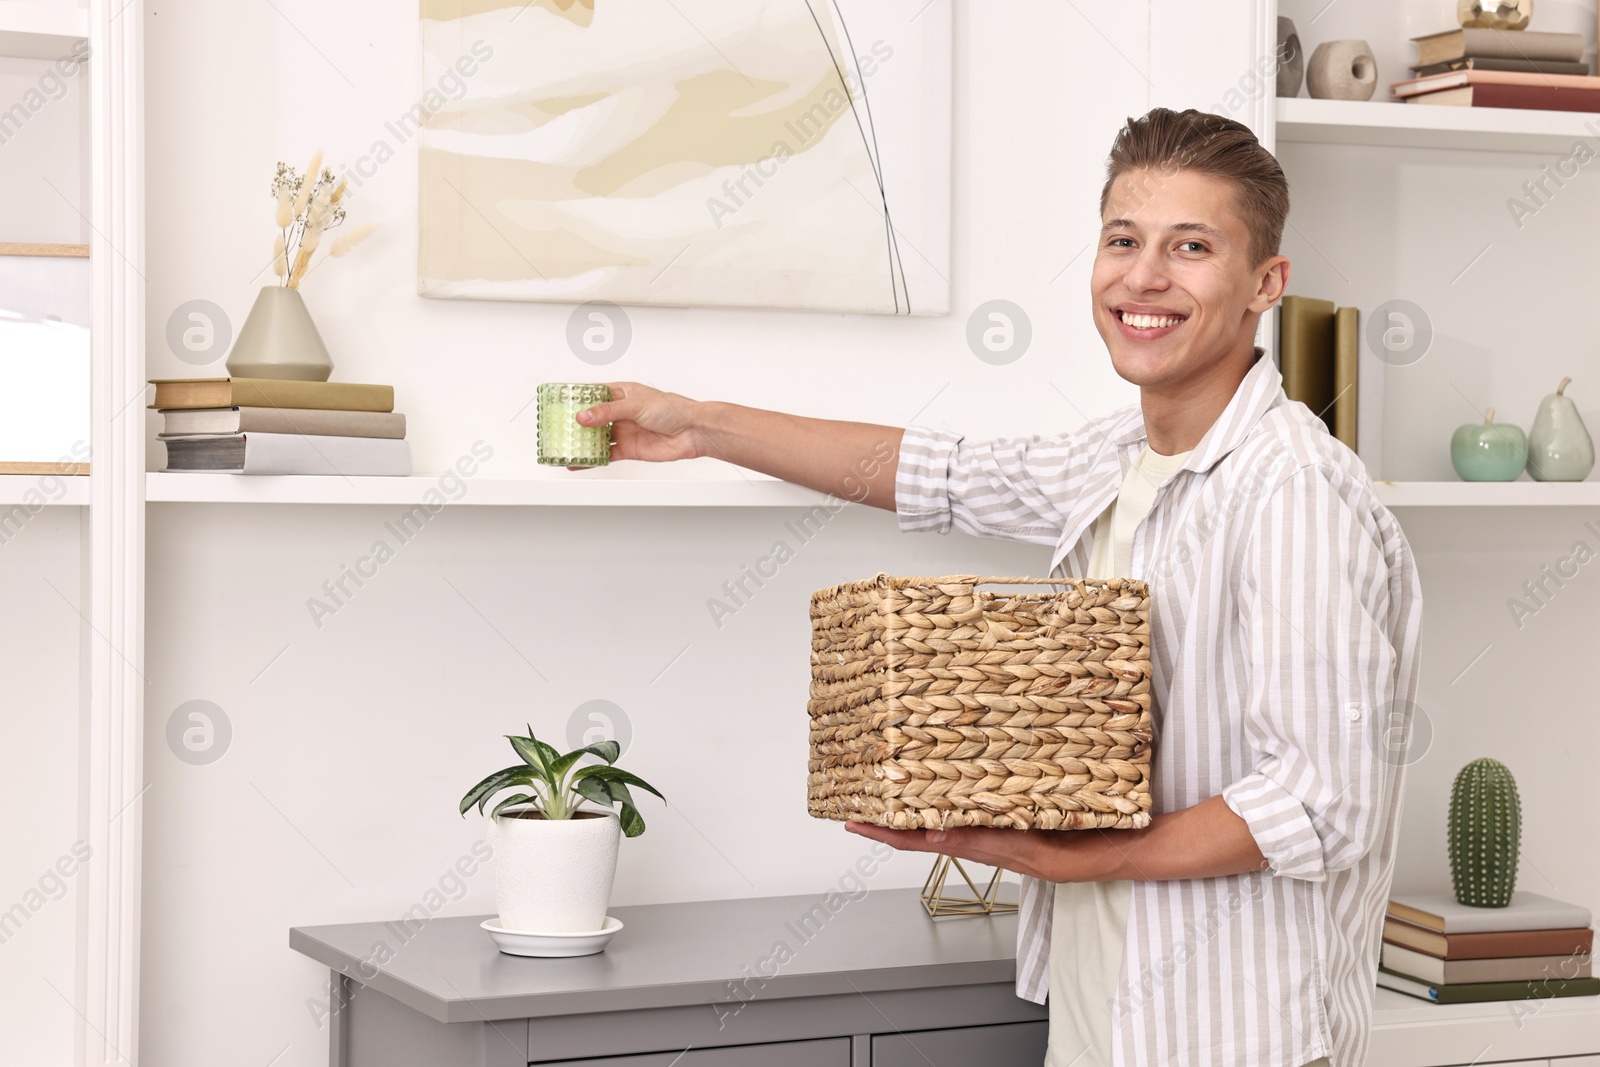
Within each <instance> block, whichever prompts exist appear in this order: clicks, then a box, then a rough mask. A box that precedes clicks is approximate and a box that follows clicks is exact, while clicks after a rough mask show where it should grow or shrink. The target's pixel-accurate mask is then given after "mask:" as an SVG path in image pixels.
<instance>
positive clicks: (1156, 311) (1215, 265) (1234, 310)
mask: <svg viewBox="0 0 1600 1067" xmlns="http://www.w3.org/2000/svg"><path fill="white" fill-rule="evenodd" d="M1101 222H1102V224H1103V227H1102V230H1101V234H1100V246H1099V251H1098V252H1097V253H1096V255H1095V262H1094V274H1093V276H1092V278H1091V280H1090V285H1089V287H1090V292H1091V293H1092V295H1093V300H1094V322H1095V328H1096V329H1098V330H1099V331H1100V336H1101V338H1102V339H1103V340H1104V341H1105V343H1106V348H1107V349H1108V350H1110V352H1111V362H1112V365H1113V366H1114V367H1115V368H1116V371H1117V374H1119V375H1120V376H1121V377H1123V378H1125V379H1127V380H1128V381H1130V382H1132V383H1133V384H1135V385H1137V386H1139V387H1140V388H1141V389H1152V390H1155V391H1158V392H1166V391H1170V390H1173V389H1178V388H1182V387H1184V386H1185V385H1189V384H1193V383H1195V382H1197V381H1200V380H1202V379H1204V378H1205V376H1206V375H1208V374H1210V373H1212V372H1214V371H1216V370H1217V369H1218V368H1219V367H1221V366H1222V365H1224V364H1225V363H1226V362H1227V361H1229V360H1230V359H1232V358H1234V357H1236V356H1237V355H1238V354H1239V352H1240V351H1241V348H1242V347H1248V346H1251V345H1252V344H1253V341H1254V334H1255V322H1256V318H1257V317H1258V316H1259V314H1260V312H1262V311H1265V310H1266V309H1267V308H1269V307H1271V306H1272V304H1273V302H1274V300H1275V299H1276V297H1277V295H1278V292H1281V288H1280V289H1275V288H1274V287H1273V286H1272V285H1270V284H1269V285H1267V286H1266V287H1264V286H1263V281H1262V278H1263V273H1264V272H1265V271H1266V269H1267V268H1268V267H1269V266H1270V265H1271V263H1272V262H1273V261H1268V263H1264V264H1260V265H1257V264H1255V263H1252V262H1251V260H1250V234H1249V231H1248V230H1247V229H1246V228H1245V224H1244V222H1243V221H1242V220H1241V219H1240V218H1239V216H1238V214H1237V212H1236V208H1235V193H1234V187H1233V186H1232V185H1231V184H1229V183H1228V182H1227V181H1225V180H1223V179H1222V178H1218V177H1216V176H1214V175H1210V174H1201V173H1196V172H1194V171H1188V170H1178V171H1175V172H1163V171H1158V170H1137V171H1129V172H1127V173H1126V174H1123V175H1122V176H1121V177H1119V178H1118V179H1117V180H1116V182H1115V183H1113V185H1112V187H1111V194H1110V195H1109V196H1108V197H1107V198H1106V208H1105V214H1104V216H1103V217H1102V218H1101ZM1275 259H1276V260H1279V261H1282V262H1284V264H1285V266H1287V261H1283V260H1282V257H1275ZM1283 280H1284V281H1287V277H1285V278H1284V279H1283ZM1247 316H1248V321H1247Z"/></svg>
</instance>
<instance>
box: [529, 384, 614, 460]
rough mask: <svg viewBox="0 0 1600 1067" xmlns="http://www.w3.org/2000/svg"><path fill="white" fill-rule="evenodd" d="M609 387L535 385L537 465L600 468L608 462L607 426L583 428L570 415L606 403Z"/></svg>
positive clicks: (609, 438) (609, 392)
mask: <svg viewBox="0 0 1600 1067" xmlns="http://www.w3.org/2000/svg"><path fill="white" fill-rule="evenodd" d="M610 400H611V387H610V386H606V385H597V384H594V383H591V382H545V383H544V384H542V385H540V386H539V401H538V415H537V420H538V431H537V436H538V441H539V462H540V463H543V464H546V465H547V466H560V467H604V466H605V465H606V464H608V463H610V462H611V424H610V423H609V422H608V423H606V424H605V425H604V426H584V425H582V424H581V423H579V422H578V421H577V419H576V418H574V416H576V415H577V414H578V412H580V411H582V410H583V409H584V408H592V407H594V406H595V405H596V404H605V403H609V402H610Z"/></svg>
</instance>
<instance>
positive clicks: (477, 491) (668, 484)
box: [145, 471, 828, 507]
mask: <svg viewBox="0 0 1600 1067" xmlns="http://www.w3.org/2000/svg"><path fill="white" fill-rule="evenodd" d="M563 474H564V476H563ZM563 474H557V473H555V472H552V474H551V475H550V476H548V477H536V476H529V477H526V478H491V477H486V476H482V475H480V476H478V477H474V478H470V479H464V480H463V482H462V484H464V485H465V489H464V490H458V493H459V498H458V499H454V500H450V494H449V493H444V494H443V495H444V497H445V499H447V500H450V503H451V505H452V506H454V505H460V504H465V505H473V506H483V505H489V506H494V505H498V506H509V507H540V506H558V507H570V506H584V505H588V506H598V507H810V506H812V505H816V504H821V503H823V502H824V501H826V500H827V499H828V498H827V497H826V496H824V495H823V494H822V493H818V492H814V491H813V490H810V489H805V488H803V487H801V486H797V485H791V484H789V483H787V482H782V481H779V480H777V479H776V478H767V477H765V476H762V475H756V474H752V475H750V476H749V477H748V478H741V477H736V476H735V477H729V478H719V479H709V478H699V479H692V480H691V479H684V478H606V477H593V476H592V475H591V472H583V471H574V472H563ZM441 477H442V475H439V474H417V475H412V476H411V477H409V478H370V477H368V478H339V477H330V476H320V475H317V476H312V475H285V476H272V475H266V476H255V475H238V474H212V473H207V472H202V471H159V472H151V473H149V474H147V475H145V499H146V500H147V501H148V502H151V503H181V504H355V505H360V504H386V505H397V506H402V507H409V506H411V505H413V504H420V503H423V502H424V500H423V498H424V496H426V495H427V494H428V493H429V492H430V491H439V490H440V485H439V479H440V478H441ZM432 499H433V501H434V502H435V503H437V501H438V499H439V498H438V497H434V498H432Z"/></svg>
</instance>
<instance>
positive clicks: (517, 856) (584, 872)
mask: <svg viewBox="0 0 1600 1067" xmlns="http://www.w3.org/2000/svg"><path fill="white" fill-rule="evenodd" d="M586 815H587V816H588V817H584V818H577V819H517V818H508V817H506V816H503V815H502V816H501V817H499V818H497V819H491V820H490V827H489V844H490V846H491V847H493V849H494V902H495V907H497V908H498V909H499V911H500V922H499V923H498V925H499V926H501V927H504V928H505V929H507V930H523V931H527V932H530V933H540V934H565V933H585V932H588V931H592V930H599V929H600V928H601V927H602V926H604V925H605V921H606V907H607V906H608V905H609V904H610V903H611V883H612V881H613V879H615V878H616V874H617V845H618V844H619V842H620V841H621V840H622V824H621V823H619V822H618V821H617V817H616V816H615V815H613V814H610V813H586Z"/></svg>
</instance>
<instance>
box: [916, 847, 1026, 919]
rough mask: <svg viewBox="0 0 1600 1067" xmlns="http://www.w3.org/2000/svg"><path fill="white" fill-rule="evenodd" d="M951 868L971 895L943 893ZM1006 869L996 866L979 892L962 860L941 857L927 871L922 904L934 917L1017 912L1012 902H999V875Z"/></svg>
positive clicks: (1010, 913) (923, 885) (923, 884)
mask: <svg viewBox="0 0 1600 1067" xmlns="http://www.w3.org/2000/svg"><path fill="white" fill-rule="evenodd" d="M952 867H954V868H955V870H956V873H957V874H959V875H961V880H962V881H963V882H965V883H967V888H968V889H970V890H972V896H970V897H968V896H954V897H952V896H946V895H945V882H946V881H948V880H949V878H950V869H951V868H952ZM1004 873H1005V872H1004V871H1002V870H1000V868H998V867H996V868H995V871H994V875H993V876H992V877H991V878H990V879H989V884H988V885H986V886H985V887H984V888H983V889H982V891H980V890H979V889H978V885H977V883H976V882H974V881H973V880H972V876H971V875H969V874H968V873H967V869H966V868H965V867H963V866H961V861H960V860H958V859H956V858H954V857H953V856H940V857H939V858H938V859H937V860H935V861H934V864H933V870H931V871H929V872H928V880H927V881H926V882H923V883H922V907H923V910H924V911H926V912H927V913H928V914H929V915H930V916H931V917H933V918H936V919H937V918H940V917H942V916H945V915H1012V914H1015V913H1016V910H1017V906H1016V905H1015V904H1009V903H1002V902H1001V901H1000V900H999V899H998V898H999V895H1000V876H1001V875H1002V874H1004Z"/></svg>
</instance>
